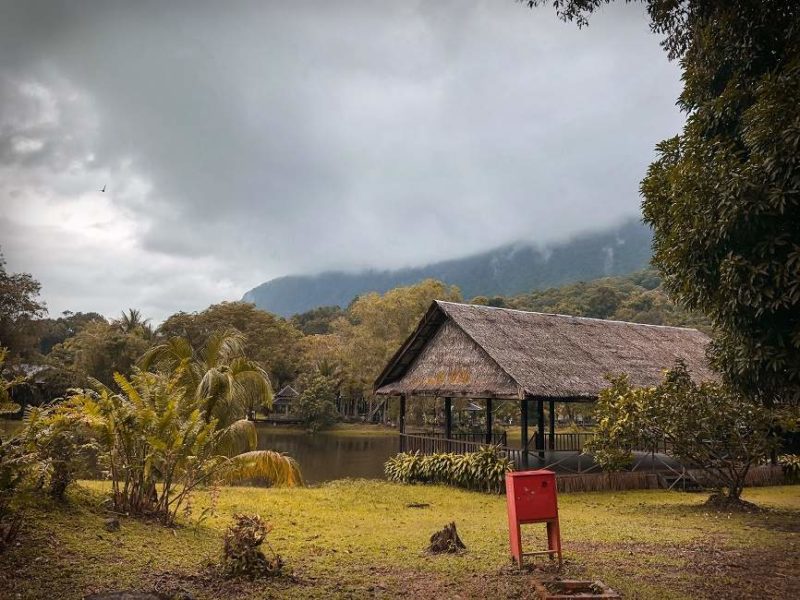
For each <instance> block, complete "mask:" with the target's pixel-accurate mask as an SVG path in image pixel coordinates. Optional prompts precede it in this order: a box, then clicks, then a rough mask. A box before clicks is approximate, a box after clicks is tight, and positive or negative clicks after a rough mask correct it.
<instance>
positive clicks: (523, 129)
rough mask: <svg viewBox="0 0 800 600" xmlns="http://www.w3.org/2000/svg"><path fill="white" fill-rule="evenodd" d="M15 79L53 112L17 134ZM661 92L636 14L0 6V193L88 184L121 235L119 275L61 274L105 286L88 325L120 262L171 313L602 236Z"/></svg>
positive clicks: (282, 5) (515, 6)
mask: <svg viewBox="0 0 800 600" xmlns="http://www.w3.org/2000/svg"><path fill="white" fill-rule="evenodd" d="M23 83H24V84H25V85H29V86H30V85H34V86H35V85H40V86H42V87H43V89H46V90H49V91H50V92H51V93H53V94H54V95H55V97H56V100H55V101H56V103H57V105H58V106H59V107H60V110H61V113H60V118H59V119H57V120H56V121H55V122H53V123H51V124H50V125H41V124H39V125H35V124H33V125H31V123H33V122H34V121H35V119H36V118H37V115H39V116H41V114H42V111H43V108H42V106H37V105H36V102H37V100H36V99H35V98H33V99H32V98H30V97H26V96H25V94H24V93H21V91H20V90H21V88H20V86H21V85H23ZM678 89H679V78H678V69H677V67H676V65H670V64H668V63H667V61H666V58H665V57H664V55H663V53H662V51H661V49H660V48H659V47H658V39H657V38H656V37H654V36H652V35H651V34H650V33H649V30H648V26H647V20H646V16H645V14H644V11H643V9H642V8H641V7H639V6H624V5H621V6H612V7H608V9H607V10H603V11H601V12H600V13H599V14H598V15H596V16H595V18H594V19H593V20H592V23H591V25H590V27H589V28H588V29H584V30H581V31H579V30H577V28H576V27H575V26H574V25H571V24H564V23H561V22H560V21H558V20H557V19H556V17H555V15H554V14H553V12H552V10H550V9H547V8H544V9H539V10H536V11H529V10H528V9H526V8H525V7H524V6H522V5H521V4H519V3H516V2H513V1H511V0H508V1H507V2H492V1H489V0H485V1H479V0H470V1H466V0H465V1H459V2H455V1H453V2H439V1H437V2H433V1H430V2H395V3H388V2H386V3H376V2H368V1H367V0H363V1H355V0H353V1H348V2H304V3H298V2H263V1H260V2H255V1H254V2H233V3H220V2H195V1H192V2H189V1H188V0H187V1H172V2H168V3H166V2H121V1H118V2H90V1H84V2H80V3H73V2H54V1H52V0H48V1H38V0H37V1H26V2H14V3H6V4H4V5H3V7H0V101H2V104H0V166H3V167H6V168H7V170H8V172H9V173H10V178H11V179H13V181H9V180H7V181H6V187H9V188H10V187H12V184H13V187H14V189H17V188H20V189H28V190H30V189H31V188H32V187H35V186H46V185H48V183H47V182H48V181H53V182H55V183H56V184H57V185H59V186H60V189H59V194H58V195H57V198H58V199H56V200H53V201H52V203H51V204H53V205H57V204H58V203H59V202H66V201H67V200H68V198H69V197H70V194H71V193H74V194H78V193H79V192H78V191H76V189H78V188H80V187H81V186H83V188H84V189H85V190H94V189H95V188H96V187H97V186H98V185H102V184H103V183H105V181H99V180H98V178H100V177H106V176H107V177H109V181H108V184H109V189H110V194H111V196H110V198H111V201H112V202H113V205H114V207H115V208H116V209H118V210H119V211H121V212H122V214H124V215H126V216H127V218H129V219H132V220H133V221H135V222H138V223H139V226H138V227H136V228H135V229H136V231H135V232H134V234H132V235H133V240H132V243H131V247H130V248H128V249H127V252H128V254H126V255H125V257H126V258H125V260H128V259H130V264H127V263H126V266H125V268H128V269H134V271H132V272H128V273H122V272H121V271H120V269H110V270H109V269H108V268H107V265H103V264H101V262H102V260H101V259H102V257H97V256H80V257H78V256H76V257H74V258H73V260H74V264H75V265H79V268H78V267H76V268H75V269H74V270H73V271H71V277H74V278H75V279H76V280H80V279H81V278H84V279H85V280H86V281H87V282H88V280H89V278H90V275H89V274H87V273H84V271H92V272H93V273H95V274H96V273H98V272H101V273H104V274H105V279H104V281H105V283H106V285H107V286H108V288H109V290H112V291H109V297H108V299H107V300H104V302H107V303H108V304H104V307H105V306H108V305H110V304H111V302H113V300H114V298H115V294H116V295H117V296H118V297H119V299H118V300H117V304H118V305H119V306H120V307H121V306H122V304H125V302H126V300H125V296H126V295H129V294H126V292H124V291H123V290H129V289H131V288H132V284H131V283H130V275H131V273H135V267H134V266H133V265H136V264H137V259H136V258H135V257H137V256H138V262H139V263H142V264H145V263H148V262H150V263H158V264H159V267H158V269H156V270H154V271H153V272H152V273H151V275H150V276H152V277H153V278H154V282H153V283H147V285H145V286H144V289H146V294H145V295H144V297H142V298H141V299H140V302H141V303H142V305H143V306H148V305H151V306H152V307H153V310H154V311H161V312H171V311H172V310H178V309H194V308H201V307H202V305H203V303H205V304H207V303H208V302H210V301H216V300H220V299H223V298H222V297H220V296H221V295H222V294H223V293H233V294H234V296H233V297H235V296H236V295H238V293H239V292H241V291H244V290H245V289H247V288H248V287H251V286H252V285H255V284H257V283H260V282H261V281H263V280H264V279H265V278H268V277H272V276H277V275H282V274H286V273H292V272H314V271H319V270H322V269H326V268H346V269H347V268H359V267H396V266H406V265H411V264H419V263H424V262H429V261H432V260H437V259H441V258H448V257H454V256H460V255H464V254H467V253H471V252H476V251H480V250H484V249H486V248H489V247H492V246H495V245H498V244H501V243H506V242H509V241H512V240H531V241H535V242H544V241H549V240H553V239H556V238H560V237H563V236H566V235H569V234H571V233H574V232H576V231H581V230H585V229H587V228H590V227H594V226H600V225H605V224H611V223H613V222H615V221H618V220H620V219H621V218H624V217H626V216H629V215H631V214H635V213H636V212H637V210H638V204H639V198H638V194H637V187H638V181H639V179H640V178H641V176H642V175H643V173H644V169H645V167H646V165H647V163H648V162H649V161H650V160H651V158H652V152H653V146H654V144H655V143H656V142H657V141H658V140H660V139H662V138H663V137H665V136H668V135H671V134H673V133H674V132H675V131H677V129H678V127H679V126H680V124H681V121H682V117H681V116H680V115H679V113H678V112H677V110H676V109H675V108H674V100H675V98H676V96H677V93H678ZM39 103H40V104H41V102H39ZM25 123H28V125H23V124H25ZM36 140H39V141H40V142H41V144H42V146H41V148H35V146H36V144H37V142H36ZM26 144H27V146H26ZM89 156H91V157H92V159H91V160H89V159H88V158H87V157H89ZM12 167H13V168H12ZM70 169H73V170H74V172H75V173H76V175H75V176H73V177H72V178H70V177H66V176H65V175H64V174H65V173H66V172H68V171H69V170H70ZM54 174H58V177H55V176H53V175H54ZM131 181H133V183H131ZM13 206H15V207H18V206H19V205H18V204H14V205H13ZM15 210H24V209H19V208H15ZM6 217H7V218H9V219H11V221H14V219H15V217H16V218H17V220H19V219H20V218H22V217H25V219H23V220H26V222H36V215H31V214H28V215H11V214H7V215H6ZM11 221H7V222H11ZM4 237H5V236H4ZM9 239H10V238H9ZM2 241H3V244H4V247H6V248H7V253H8V254H9V258H10V257H11V254H14V255H15V256H21V255H22V254H23V252H22V249H21V247H20V246H17V247H10V246H9V242H7V241H5V240H2ZM19 243H20V244H22V243H24V242H22V241H20V242H19ZM27 252H29V253H32V254H33V255H34V256H29V257H28V258H27V259H26V260H27V261H28V262H27V263H26V264H31V265H34V266H37V267H40V268H41V267H43V266H44V267H47V264H46V259H45V258H44V256H42V255H41V252H40V254H39V255H38V257H37V256H35V255H36V253H37V249H36V248H30V249H29V250H28V251H27ZM27 252H26V254H27ZM187 265H194V267H189V268H190V269H192V270H193V271H194V272H193V273H192V274H191V277H189V278H187V275H186V274H185V273H179V270H180V269H185V268H187ZM211 265H214V266H211ZM11 266H12V267H13V265H11ZM65 268H66V267H65ZM170 269H172V271H170ZM203 269H208V270H209V271H208V272H207V273H203V272H202V270H203ZM50 270H51V271H53V272H54V271H55V269H54V268H53V269H50ZM223 272H227V276H222V275H221V273H223ZM92 276H93V275H92ZM124 277H128V279H127V280H126V279H124ZM203 277H205V279H206V281H205V282H204V283H198V280H199V279H202V278H203ZM225 277H227V278H228V279H226V280H225V281H224V283H223V284H222V285H221V286H220V285H218V284H219V282H220V280H221V279H225ZM156 279H157V280H158V281H156ZM187 279H190V280H191V282H188V281H187ZM54 281H55V279H54ZM59 281H60V280H59ZM176 281H180V282H182V283H181V284H180V285H175V284H174V282H176ZM93 283H94V282H93ZM54 285H55V286H58V285H61V286H63V283H57V284H56V283H54ZM115 286H116V287H115ZM46 289H47V286H46ZM114 290H116V291H114ZM190 290H191V291H190ZM52 293H53V294H54V295H55V294H61V295H62V296H64V297H66V294H65V292H64V290H63V289H59V290H58V291H53V292H52ZM73 297H74V298H75V301H74V302H75V303H74V304H72V303H71V304H69V306H64V308H67V307H68V308H73V309H81V308H86V309H88V308H93V307H87V306H84V305H79V304H78V303H79V302H84V301H85V300H84V299H82V298H85V297H86V295H85V294H84V295H83V296H82V295H81V294H78V293H75V295H74V296H73ZM65 302H66V300H65ZM170 303H172V305H171V307H170ZM106 310H108V309H106Z"/></svg>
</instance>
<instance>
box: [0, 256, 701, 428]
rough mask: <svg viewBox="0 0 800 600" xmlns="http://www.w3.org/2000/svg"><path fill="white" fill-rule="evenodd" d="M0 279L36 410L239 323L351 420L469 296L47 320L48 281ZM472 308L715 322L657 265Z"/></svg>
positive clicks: (226, 306)
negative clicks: (437, 317)
mask: <svg viewBox="0 0 800 600" xmlns="http://www.w3.org/2000/svg"><path fill="white" fill-rule="evenodd" d="M0 277H1V278H2V279H1V283H0V285H2V291H3V297H4V301H3V303H2V307H0V309H1V310H2V314H1V315H0V344H2V345H3V346H5V347H7V348H8V350H9V356H8V360H7V369H10V370H12V371H15V372H17V373H19V374H21V375H26V376H28V377H29V380H30V381H33V382H35V384H36V385H35V391H36V393H29V394H25V392H24V391H22V392H18V393H22V394H25V395H26V396H28V397H27V398H23V400H24V401H25V402H26V403H34V404H35V403H39V402H41V401H49V400H52V399H54V398H57V397H60V396H63V395H64V393H65V392H66V391H67V390H68V389H69V388H83V387H86V386H87V385H88V383H89V379H90V378H93V379H97V380H98V381H100V382H102V383H104V384H106V385H112V384H113V375H114V373H115V372H119V373H123V374H130V373H131V372H132V370H133V369H134V367H135V366H136V364H137V361H138V360H139V358H140V357H141V356H142V355H143V354H144V353H145V352H146V351H147V350H148V349H149V348H152V347H153V346H155V345H157V344H159V343H161V342H163V341H164V340H167V339H169V338H172V337H175V336H180V337H183V338H185V339H187V340H188V341H189V342H190V343H191V344H192V345H193V346H195V347H199V346H201V345H202V344H203V343H204V341H205V340H206V339H207V338H208V337H209V335H211V334H212V333H214V332H215V331H220V330H225V329H231V328H232V329H236V330H238V331H240V332H241V333H242V334H243V336H244V341H245V352H246V354H247V356H248V357H250V358H251V359H252V360H254V361H255V362H257V363H258V364H259V365H261V367H262V368H263V369H264V370H266V372H267V373H268V374H269V377H270V381H271V382H272V387H273V389H274V390H276V391H277V390H278V389H280V388H281V387H283V386H284V385H292V386H294V387H296V388H297V389H299V390H303V389H305V388H307V387H310V386H313V387H316V388H320V389H326V390H332V393H335V395H336V397H337V398H338V400H339V406H340V408H343V409H344V410H343V412H345V413H346V414H349V415H355V414H357V413H359V412H364V411H366V412H369V411H370V410H372V409H373V407H374V406H376V405H375V400H374V398H373V396H372V393H371V392H372V383H373V382H374V380H375V378H376V377H377V375H378V374H379V373H380V371H381V369H382V368H383V366H384V365H385V364H386V362H387V361H388V360H389V358H390V357H391V356H392V354H393V353H394V352H395V351H396V350H397V348H398V347H399V346H400V344H401V343H402V342H403V340H404V339H405V338H406V337H407V336H408V335H409V334H410V333H411V331H412V330H413V329H414V327H415V326H416V324H417V322H418V321H419V319H420V318H421V317H422V315H423V314H424V313H425V311H426V310H427V309H428V307H429V306H430V304H431V302H432V301H433V300H435V299H436V300H447V301H454V302H460V301H464V299H463V298H462V296H461V292H460V291H459V289H458V288H456V287H454V286H449V285H447V284H445V283H442V282H440V281H436V280H433V279H428V280H425V281H421V282H419V283H417V284H415V285H411V286H408V287H398V288H395V289H393V290H390V291H389V292H386V293H385V294H382V295H381V294H377V293H370V294H365V295H363V296H361V297H358V298H356V299H354V300H353V301H352V302H351V303H350V305H349V306H347V307H344V308H342V307H338V306H336V307H320V308H316V309H313V310H311V311H308V312H305V313H302V314H298V315H295V316H294V317H292V318H291V319H284V318H281V317H279V316H276V315H274V314H271V313H269V312H266V311H264V310H260V309H258V308H256V307H255V306H254V305H253V304H248V303H244V302H221V303H219V304H214V305H212V306H209V307H208V308H207V309H205V310H203V311H199V312H194V313H186V312H178V313H175V314H173V315H171V316H169V317H168V318H167V319H165V320H164V322H163V323H161V324H160V325H158V326H157V327H155V326H153V325H152V323H151V322H150V321H149V320H148V319H146V318H145V317H144V316H143V315H142V314H141V313H140V312H139V311H138V310H136V309H128V310H127V311H125V312H123V313H121V315H120V316H119V317H118V318H115V319H108V318H106V317H104V316H102V315H100V314H97V313H82V312H75V313H72V312H64V313H63V314H61V315H60V316H58V317H48V316H46V310H45V306H44V304H43V303H42V302H41V301H40V300H39V291H40V286H39V283H38V282H37V281H36V280H35V279H34V278H33V277H32V276H31V275H30V274H25V273H21V274H19V273H18V274H12V273H8V272H7V271H6V269H5V268H4V266H3V268H2V272H1V274H0ZM468 301H469V302H471V303H475V304H483V305H489V306H497V307H509V308H515V309H521V310H532V311H538V312H552V313H560V314H570V315H576V316H586V317H595V318H603V319H619V320H627V321H633V322H638V323H651V324H657V325H680V326H690V327H698V328H700V329H703V330H706V331H709V329H710V328H709V323H708V321H707V320H706V319H705V318H703V317H701V316H699V315H696V314H690V313H687V312H686V311H684V310H682V309H680V308H679V307H677V306H676V305H675V304H674V303H672V302H671V301H670V300H669V299H668V297H667V296H666V293H665V292H664V291H663V289H662V287H661V282H660V280H659V278H658V275H657V274H656V273H655V272H654V271H652V270H647V271H641V272H638V273H634V274H632V275H630V276H625V277H609V278H603V279H597V280H594V281H589V282H580V283H575V284H570V285H566V286H562V287H557V288H550V289H546V290H540V291H532V292H530V293H527V294H522V295H518V296H513V297H504V296H496V297H491V298H487V297H480V296H479V297H476V298H472V299H470V300H468ZM314 378H324V379H325V380H327V382H320V381H316V382H314ZM310 409H311V410H326V409H327V407H321V406H316V407H310Z"/></svg>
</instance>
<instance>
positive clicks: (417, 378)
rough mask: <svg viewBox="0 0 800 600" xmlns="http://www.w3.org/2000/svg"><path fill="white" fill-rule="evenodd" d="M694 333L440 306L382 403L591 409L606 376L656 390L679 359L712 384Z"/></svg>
mask: <svg viewBox="0 0 800 600" xmlns="http://www.w3.org/2000/svg"><path fill="white" fill-rule="evenodd" d="M708 342H709V338H708V336H706V335H705V334H703V333H701V332H700V331H697V330H696V329H685V328H681V327H665V326H661V325H643V324H640V323H626V322H622V321H607V320H602V319H590V318H585V317H571V316H566V315H554V314H544V313H534V312H525V311H521V310H511V309H506V308H493V307H489V306H478V305H468V304H457V303H453V302H440V301H436V302H434V303H433V304H432V305H431V307H430V309H429V310H428V312H427V314H426V315H425V317H424V318H423V319H422V321H421V322H420V324H419V325H418V326H417V328H416V330H415V331H414V333H412V334H411V336H410V337H409V338H408V339H407V340H406V342H405V343H404V344H403V345H402V347H401V348H400V349H399V350H398V351H397V353H396V354H395V355H394V356H393V357H392V359H391V360H390V361H389V364H388V365H387V366H386V368H385V369H384V371H383V373H381V375H380V377H378V379H377V381H376V382H375V393H376V394H381V395H407V396H450V397H453V396H466V397H470V398H506V399H512V398H513V399H520V400H521V399H523V398H526V397H527V398H547V399H557V400H559V401H574V400H577V401H580V400H584V401H586V400H591V399H594V398H596V397H597V395H598V393H599V392H600V390H602V389H603V388H605V387H607V386H608V381H606V379H605V375H607V374H609V373H627V374H628V375H629V376H630V378H631V382H632V383H633V384H635V385H655V384H657V383H658V382H659V381H661V377H662V372H663V370H664V369H666V368H669V367H671V366H672V365H673V364H674V363H675V361H676V360H677V359H682V360H683V361H685V362H686V364H687V366H688V367H689V369H690V371H691V372H692V374H693V376H694V377H695V378H697V379H699V380H705V379H711V378H713V377H714V375H713V372H712V371H711V370H710V369H709V367H708V365H707V363H706V358H705V351H706V347H707V345H708Z"/></svg>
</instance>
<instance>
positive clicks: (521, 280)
mask: <svg viewBox="0 0 800 600" xmlns="http://www.w3.org/2000/svg"><path fill="white" fill-rule="evenodd" d="M650 243H651V234H650V230H649V228H647V227H646V226H645V225H644V224H642V223H641V222H640V221H639V220H633V219H631V220H629V221H626V222H624V223H622V224H620V225H618V226H616V227H611V228H608V229H604V230H599V231H592V232H588V233H584V234H580V235H575V236H572V237H571V238H569V239H567V240H564V241H562V242H557V243H552V244H548V245H546V246H544V247H537V246H535V245H533V244H519V243H517V244H506V245H504V246H499V247H497V248H494V249H492V250H488V251H486V252H481V253H478V254H473V255H470V256H466V257H463V258H456V259H450V260H446V261H439V262H435V263H431V264H429V265H425V266H422V267H408V268H404V269H394V270H366V271H360V272H355V273H350V272H346V271H325V272H322V273H319V274H317V275H286V276H283V277H277V278H275V279H271V280H269V281H267V282H265V283H262V284H260V285H258V286H256V287H254V288H253V289H251V290H249V291H248V292H246V293H245V294H244V296H243V297H242V300H243V301H245V302H252V303H254V304H255V305H256V306H258V307H259V308H262V309H264V310H268V311H270V312H274V313H277V314H279V315H281V316H284V317H289V316H292V315H294V314H298V313H302V312H305V311H307V310H311V309H313V308H317V307H320V306H336V305H338V306H347V305H348V304H349V303H350V302H351V301H352V300H353V299H354V298H356V297H357V296H359V295H362V294H365V293H369V292H378V293H384V292H386V291H388V290H390V289H392V288H394V287H398V286H403V285H411V284H413V283H416V282H418V281H420V280H422V279H428V278H433V279H438V280H440V281H443V282H445V283H448V284H451V285H457V286H458V287H459V288H460V289H461V292H462V294H463V295H464V298H473V297H475V296H493V295H514V294H519V293H523V292H529V291H531V290H535V289H541V288H543V287H553V286H558V285H563V284H567V283H574V282H576V281H585V280H589V279H596V278H598V277H605V276H612V275H626V274H629V273H632V272H634V271H637V270H640V269H642V268H645V267H646V266H647V264H648V263H649V261H650V256H651V254H650Z"/></svg>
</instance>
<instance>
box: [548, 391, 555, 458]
mask: <svg viewBox="0 0 800 600" xmlns="http://www.w3.org/2000/svg"><path fill="white" fill-rule="evenodd" d="M549 446H550V450H555V449H556V401H555V400H550V444H549Z"/></svg>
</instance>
